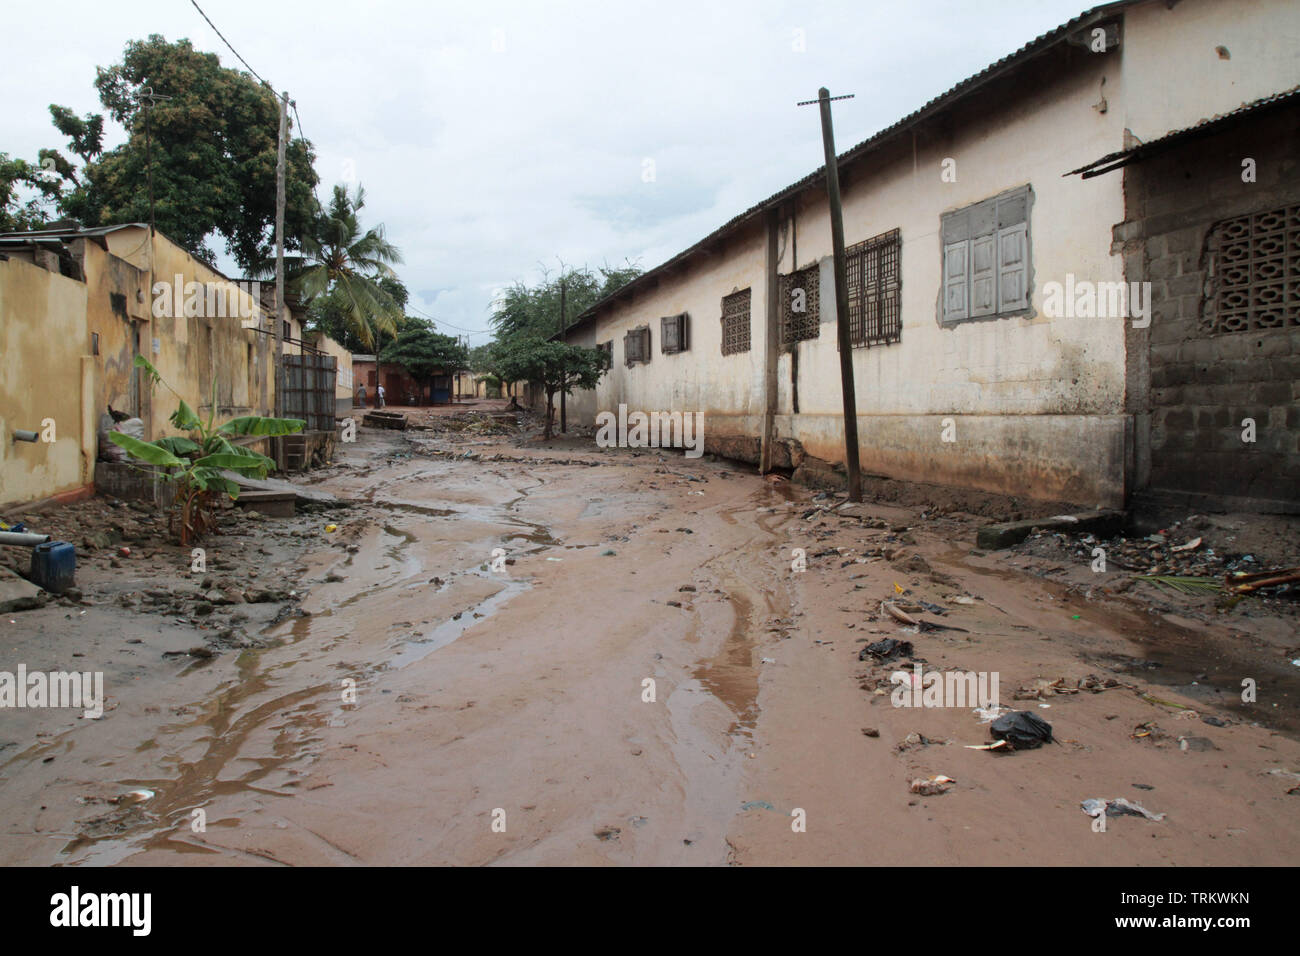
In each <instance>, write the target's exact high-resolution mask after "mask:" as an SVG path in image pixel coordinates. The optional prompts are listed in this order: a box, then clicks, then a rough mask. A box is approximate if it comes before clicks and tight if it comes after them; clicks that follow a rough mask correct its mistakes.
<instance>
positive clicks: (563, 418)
mask: <svg viewBox="0 0 1300 956" xmlns="http://www.w3.org/2000/svg"><path fill="white" fill-rule="evenodd" d="M560 344H561V345H563V344H564V273H563V272H561V273H560ZM566 378H567V376H566ZM568 384H569V383H568V382H567V381H565V382H564V383H563V385H561V386H560V433H561V434H563V433H564V432H567V431H568V430H569V422H568V417H567V410H566V409H565V403H564V386H565V385H568Z"/></svg>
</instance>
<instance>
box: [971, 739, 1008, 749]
mask: <svg viewBox="0 0 1300 956" xmlns="http://www.w3.org/2000/svg"><path fill="white" fill-rule="evenodd" d="M966 749H967V750H1009V749H1010V745H1009V744H1008V743H1007V742H1006V741H1005V740H995V741H993V743H991V744H967V745H966Z"/></svg>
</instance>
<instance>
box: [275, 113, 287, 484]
mask: <svg viewBox="0 0 1300 956" xmlns="http://www.w3.org/2000/svg"><path fill="white" fill-rule="evenodd" d="M288 122H289V94H288V92H287V91H286V92H284V93H282V94H281V95H280V142H279V144H278V145H277V146H276V150H275V417H276V418H282V417H283V416H284V389H283V387H282V386H283V385H284V367H283V363H284V149H285V144H286V140H287V139H288V135H287V134H288V129H287V126H288ZM278 444H280V443H277V445H278ZM281 467H283V462H281Z"/></svg>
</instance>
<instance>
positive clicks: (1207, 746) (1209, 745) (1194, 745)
mask: <svg viewBox="0 0 1300 956" xmlns="http://www.w3.org/2000/svg"><path fill="white" fill-rule="evenodd" d="M1178 749H1179V750H1185V751H1190V752H1192V753H1205V752H1206V751H1209V750H1218V749H1219V748H1218V747H1216V746H1214V741H1213V740H1211V739H1210V738H1209V737H1179V738H1178Z"/></svg>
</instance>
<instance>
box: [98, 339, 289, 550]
mask: <svg viewBox="0 0 1300 956" xmlns="http://www.w3.org/2000/svg"><path fill="white" fill-rule="evenodd" d="M135 367H136V368H138V369H140V370H141V371H142V373H143V374H144V376H145V378H146V380H147V381H148V382H149V385H150V387H153V386H155V385H158V384H160V383H161V384H162V385H164V386H165V387H166V388H167V389H168V390H169V391H171V392H172V394H176V392H175V390H174V389H172V388H171V386H170V385H167V383H166V382H164V381H163V380H162V376H161V375H159V374H158V370H157V369H156V368H154V366H153V364H152V363H151V362H150V361H149V360H148V359H147V358H145V357H144V356H143V355H137V356H136V357H135ZM177 398H178V399H179V401H180V404H179V405H178V406H177V408H176V411H174V412H172V415H171V419H170V421H171V423H172V424H173V425H175V426H176V427H177V428H181V429H184V430H186V431H188V432H190V433H191V437H189V438H186V437H183V436H176V435H172V436H168V437H165V438H159V439H157V440H155V441H151V442H147V441H142V440H140V439H139V438H134V437H132V436H130V435H124V434H122V433H121V432H110V433H109V436H108V437H109V439H110V440H111V441H112V442H114V443H115V444H117V445H120V446H121V447H122V448H124V449H125V450H126V452H127V454H128V455H130V456H131V457H132V458H135V459H136V460H138V461H142V462H144V463H145V464H148V465H157V466H159V467H161V468H164V469H166V470H165V471H164V472H163V475H164V477H165V478H166V479H167V480H168V481H171V482H175V484H176V486H177V489H176V502H177V508H178V510H179V518H180V525H181V530H180V538H181V544H188V543H189V541H190V540H192V539H193V538H197V537H200V536H201V535H202V534H203V533H204V532H206V531H210V530H212V528H213V526H214V525H213V519H212V513H211V508H210V504H211V502H210V496H211V494H212V493H213V492H224V493H226V494H227V495H229V496H230V498H231V499H232V500H233V499H235V498H238V497H239V485H238V483H236V482H234V481H232V480H230V479H229V478H227V477H226V476H224V475H223V474H221V471H222V470H223V469H224V470H226V471H233V472H236V473H237V474H240V475H244V476H247V477H249V478H265V477H266V475H267V473H268V472H269V471H270V470H271V469H272V468H274V467H275V462H274V461H272V460H271V459H270V458H268V457H267V456H266V455H263V454H260V453H259V452H255V451H253V450H252V449H251V448H244V447H242V446H240V445H236V444H234V443H232V442H231V441H230V438H229V437H228V436H232V435H268V436H269V435H291V434H294V433H295V432H300V431H302V429H303V426H304V425H305V424H306V422H304V421H302V419H299V418H263V417H261V416H257V415H246V416H243V417H241V418H232V419H231V420H230V421H228V422H226V423H224V424H222V425H217V424H216V383H215V382H214V383H213V401H212V412H211V413H210V414H209V415H208V420H207V421H206V422H204V421H203V420H201V419H200V418H199V416H198V415H197V414H196V413H195V412H194V409H193V408H191V407H190V405H189V404H188V403H187V402H186V401H185V400H184V399H182V398H180V396H179V395H177Z"/></svg>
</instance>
